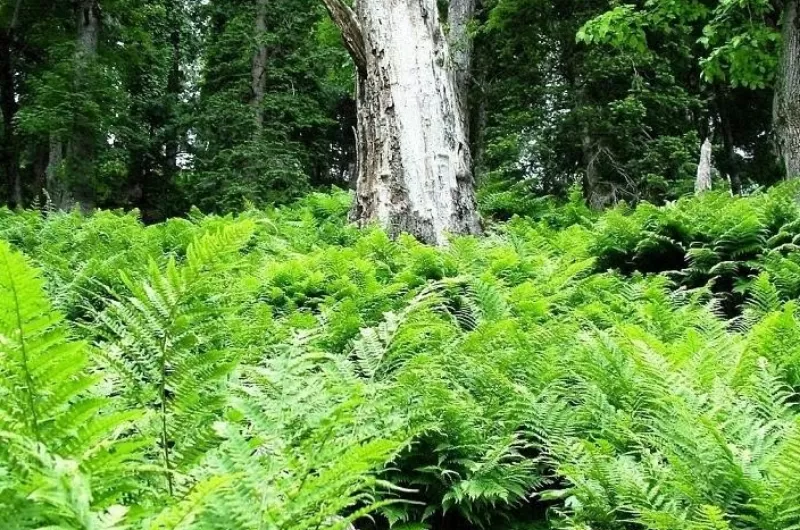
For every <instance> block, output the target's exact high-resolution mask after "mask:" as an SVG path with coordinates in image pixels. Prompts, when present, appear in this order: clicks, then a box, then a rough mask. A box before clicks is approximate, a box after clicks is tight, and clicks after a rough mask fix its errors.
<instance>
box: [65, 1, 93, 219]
mask: <svg viewBox="0 0 800 530" xmlns="http://www.w3.org/2000/svg"><path fill="white" fill-rule="evenodd" d="M99 10H100V5H99V2H98V1H97V0H80V2H79V4H78V13H77V27H78V42H77V44H78V50H77V51H78V56H77V72H76V79H75V81H76V86H77V89H78V90H82V89H83V85H84V84H85V78H86V71H85V70H86V68H87V67H88V66H89V65H90V64H92V63H93V62H94V61H95V60H96V58H97V43H98V39H99V36H100V16H99V15H100V13H99ZM90 127H91V125H87V124H83V126H82V127H78V128H76V129H75V130H73V131H72V134H71V137H70V139H69V142H68V144H67V152H68V154H69V157H70V161H71V162H73V163H76V164H78V165H79V166H81V167H80V168H79V169H78V173H79V175H75V176H76V178H75V179H74V181H75V182H74V186H72V189H71V190H70V192H71V194H72V195H73V197H74V198H75V200H76V201H77V202H78V204H80V206H81V209H83V210H84V211H88V210H91V209H92V208H94V203H95V186H94V185H93V183H92V179H91V176H90V174H91V173H90V171H88V165H89V164H91V162H92V161H93V160H94V155H95V153H94V151H95V146H94V134H93V131H92V130H91V129H90Z"/></svg>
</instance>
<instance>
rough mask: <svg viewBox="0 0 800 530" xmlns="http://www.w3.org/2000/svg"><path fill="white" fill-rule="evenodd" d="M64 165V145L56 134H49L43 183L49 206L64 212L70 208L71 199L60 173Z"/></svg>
mask: <svg viewBox="0 0 800 530" xmlns="http://www.w3.org/2000/svg"><path fill="white" fill-rule="evenodd" d="M63 164H64V144H63V143H62V142H61V138H59V136H58V134H57V133H51V134H50V153H49V155H48V159H47V171H46V172H45V183H46V188H47V195H48V197H49V201H50V204H51V205H52V207H53V208H54V209H56V210H66V209H67V208H70V207H71V206H72V199H71V198H70V195H69V193H68V191H67V189H66V186H64V182H63V178H62V173H63Z"/></svg>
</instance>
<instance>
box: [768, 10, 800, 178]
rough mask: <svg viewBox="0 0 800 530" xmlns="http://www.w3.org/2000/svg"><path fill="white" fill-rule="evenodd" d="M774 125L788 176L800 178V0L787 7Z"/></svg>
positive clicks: (776, 90) (776, 88)
mask: <svg viewBox="0 0 800 530" xmlns="http://www.w3.org/2000/svg"><path fill="white" fill-rule="evenodd" d="M774 126H775V133H776V140H777V143H778V149H779V151H780V154H781V157H782V158H783V163H784V165H785V167H786V176H787V178H800V0H788V1H787V2H786V6H785V10H784V21H783V57H782V59H781V68H780V73H779V74H778V83H777V85H776V87H775V106H774Z"/></svg>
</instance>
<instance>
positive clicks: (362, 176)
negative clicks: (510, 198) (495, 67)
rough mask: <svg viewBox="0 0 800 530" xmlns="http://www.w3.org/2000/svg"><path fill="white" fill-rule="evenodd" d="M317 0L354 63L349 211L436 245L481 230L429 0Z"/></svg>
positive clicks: (445, 48)
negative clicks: (353, 0)
mask: <svg viewBox="0 0 800 530" xmlns="http://www.w3.org/2000/svg"><path fill="white" fill-rule="evenodd" d="M323 1H324V2H325V5H326V7H327V8H328V11H329V12H330V14H331V17H332V18H333V20H334V21H335V22H336V23H337V25H338V26H339V27H340V29H341V30H342V36H343V38H344V42H345V45H346V46H347V48H348V50H349V51H350V54H351V55H352V57H353V60H354V62H355V64H356V69H357V72H358V83H357V105H358V111H357V114H358V127H357V132H358V134H357V136H358V141H357V144H358V179H357V185H356V190H357V191H356V203H355V206H354V208H353V218H354V219H355V220H357V221H358V222H359V224H361V225H367V224H372V223H379V224H380V225H382V226H383V227H385V228H386V229H387V230H388V231H389V232H390V233H391V234H393V235H397V234H399V233H402V232H407V233H410V234H413V235H414V236H416V237H417V238H419V239H420V240H422V241H425V242H428V243H435V244H446V234H447V233H455V234H475V233H478V232H480V222H479V219H478V215H477V211H476V206H475V192H474V182H473V173H472V157H471V154H470V149H469V139H468V134H467V126H466V122H467V120H466V108H465V106H464V105H462V104H461V101H460V97H459V89H458V82H457V75H456V70H457V68H456V65H455V62H454V60H453V58H452V57H451V56H450V46H449V45H448V42H447V39H446V38H445V35H444V31H443V28H442V26H441V24H440V21H439V12H438V7H437V2H436V0H360V1H359V2H358V3H357V5H356V8H355V12H354V11H353V10H351V9H350V8H349V7H348V6H347V5H346V4H344V2H342V1H341V0H323ZM470 16H471V14H470Z"/></svg>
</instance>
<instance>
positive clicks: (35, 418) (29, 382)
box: [3, 254, 42, 443]
mask: <svg viewBox="0 0 800 530" xmlns="http://www.w3.org/2000/svg"><path fill="white" fill-rule="evenodd" d="M3 258H4V261H5V266H6V270H7V271H9V273H8V283H9V286H10V287H11V296H13V297H14V313H15V317H16V319H17V329H19V346H20V352H21V353H22V370H23V371H24V372H25V385H26V387H27V388H26V389H25V390H26V392H25V396H26V397H27V400H28V406H29V407H30V409H31V422H32V425H31V430H32V431H33V435H34V437H35V438H36V441H37V442H40V443H41V441H42V439H41V436H40V434H39V415H38V414H37V413H36V403H35V401H34V394H33V389H34V383H33V376H31V372H30V370H29V369H28V348H27V346H26V341H25V330H24V329H23V327H22V313H20V310H19V306H20V304H19V294H18V293H17V284H16V283H14V275H13V274H11V264H10V263H9V262H8V256H7V255H6V254H4V255H3Z"/></svg>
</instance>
